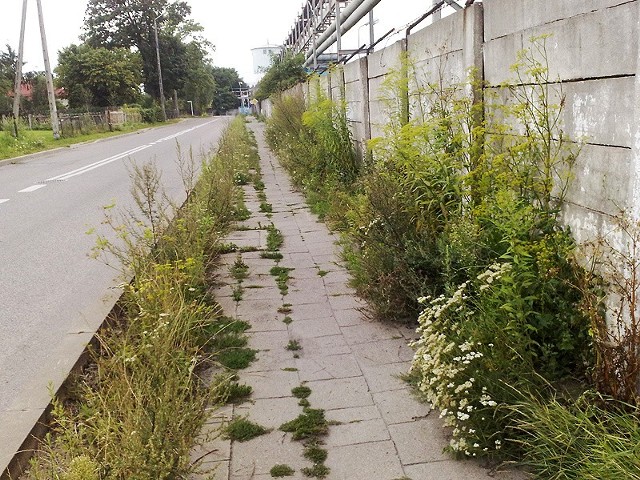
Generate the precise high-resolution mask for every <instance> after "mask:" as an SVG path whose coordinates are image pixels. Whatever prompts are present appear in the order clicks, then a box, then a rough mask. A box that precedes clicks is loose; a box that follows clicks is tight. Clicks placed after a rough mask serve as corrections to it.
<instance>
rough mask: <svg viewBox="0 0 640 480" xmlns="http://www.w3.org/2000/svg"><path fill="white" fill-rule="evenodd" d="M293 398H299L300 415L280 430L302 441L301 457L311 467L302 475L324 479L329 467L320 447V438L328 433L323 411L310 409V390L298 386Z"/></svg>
mask: <svg viewBox="0 0 640 480" xmlns="http://www.w3.org/2000/svg"><path fill="white" fill-rule="evenodd" d="M291 393H292V395H293V396H294V397H296V398H299V399H300V401H301V402H304V403H303V404H301V405H302V406H303V409H302V413H301V414H300V415H298V417H297V418H295V419H293V420H291V421H289V422H286V423H283V424H282V425H280V430H281V431H283V432H288V433H291V437H292V438H293V440H302V441H304V451H303V456H304V457H305V458H306V459H307V460H310V461H311V462H312V463H313V465H312V466H311V467H305V468H303V469H302V473H303V474H304V475H305V476H307V477H311V478H325V477H326V476H327V475H329V472H330V471H329V467H327V466H326V465H325V464H324V462H325V461H326V460H327V456H328V452H327V450H326V449H324V448H322V447H321V446H320V445H321V443H322V437H324V436H325V435H327V433H329V423H328V422H327V420H326V419H325V416H324V410H321V409H314V408H310V406H309V401H308V400H307V397H308V396H309V395H311V389H310V388H309V387H306V386H304V385H300V386H298V387H295V388H294V389H292V390H291Z"/></svg>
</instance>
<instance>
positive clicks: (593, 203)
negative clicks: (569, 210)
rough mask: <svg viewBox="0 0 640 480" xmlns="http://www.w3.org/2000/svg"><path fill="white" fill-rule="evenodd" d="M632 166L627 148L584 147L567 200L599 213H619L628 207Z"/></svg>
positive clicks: (575, 168) (631, 159) (577, 162)
mask: <svg viewBox="0 0 640 480" xmlns="http://www.w3.org/2000/svg"><path fill="white" fill-rule="evenodd" d="M632 163H633V158H632V154H631V150H630V149H628V148H615V147H605V146H600V145H584V146H583V148H582V150H581V151H580V155H579V156H578V159H577V161H576V164H575V167H574V172H573V173H574V179H573V180H572V182H571V184H570V188H569V191H568V193H567V200H568V201H569V202H570V203H574V204H576V205H579V206H582V207H584V208H586V209H588V210H592V211H594V212H599V213H601V214H606V215H616V214H618V213H619V212H620V208H625V207H629V206H630V205H628V203H629V200H628V199H629V198H630V193H631V188H632V187H633V185H632V184H631V182H632V178H631V177H632V176H631V175H630V172H631V171H632ZM574 222H575V220H574Z"/></svg>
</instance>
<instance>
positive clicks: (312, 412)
mask: <svg viewBox="0 0 640 480" xmlns="http://www.w3.org/2000/svg"><path fill="white" fill-rule="evenodd" d="M280 430H282V431H283V432H288V433H291V434H292V438H293V439H294V440H303V439H306V438H317V437H319V436H322V435H326V434H327V433H328V432H329V424H328V423H327V420H326V419H325V418H324V410H320V409H314V408H306V409H305V411H304V412H303V413H301V414H300V415H298V417H297V418H295V419H294V420H291V421H290V422H286V423H283V424H282V425H280Z"/></svg>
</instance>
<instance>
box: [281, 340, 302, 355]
mask: <svg viewBox="0 0 640 480" xmlns="http://www.w3.org/2000/svg"><path fill="white" fill-rule="evenodd" d="M285 349H286V350H289V351H291V352H296V351H298V350H302V345H300V342H299V341H298V340H289V343H287V346H286V347H285Z"/></svg>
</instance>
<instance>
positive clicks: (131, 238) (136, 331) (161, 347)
mask: <svg viewBox="0 0 640 480" xmlns="http://www.w3.org/2000/svg"><path fill="white" fill-rule="evenodd" d="M253 148H254V147H253V146H252V144H251V142H250V138H249V136H248V133H247V131H246V128H245V126H244V122H243V121H242V120H241V119H238V120H237V121H235V122H233V123H232V124H231V126H230V127H229V129H228V130H227V131H226V132H225V133H224V135H223V138H222V139H221V142H220V147H219V149H218V154H217V155H215V156H214V157H213V158H212V159H211V160H209V161H208V162H206V163H205V164H203V165H202V174H201V177H200V179H199V181H198V182H196V183H193V182H192V180H190V179H188V178H186V179H185V188H186V189H187V193H188V198H189V200H188V201H187V202H186V204H185V205H183V206H180V207H178V206H176V205H170V204H166V197H165V195H164V193H163V192H162V190H161V188H160V187H159V182H158V175H157V172H155V170H154V169H153V167H152V166H151V165H145V166H143V167H140V168H139V169H137V170H136V172H135V175H134V188H133V194H134V197H135V198H136V200H137V201H138V205H139V211H138V212H137V214H136V215H135V216H134V217H133V220H130V219H131V218H132V217H131V213H132V212H126V214H123V215H121V216H118V215H116V214H114V215H113V216H111V217H109V218H108V219H107V223H110V224H111V225H113V226H114V227H115V228H116V232H117V233H118V236H119V238H118V241H117V242H114V243H112V242H110V241H108V240H106V239H104V238H100V239H99V240H98V244H97V247H96V253H97V254H98V255H104V256H105V257H107V258H108V259H111V260H113V257H114V256H115V257H116V258H118V259H119V260H120V262H121V264H122V265H123V266H124V269H125V270H126V273H127V274H128V275H131V274H132V275H133V280H132V281H131V282H130V283H128V284H127V285H125V286H124V293H123V296H122V298H121V301H120V305H121V307H122V311H123V315H122V316H121V318H118V319H117V320H116V321H114V322H112V323H111V324H110V325H109V326H107V327H106V328H105V329H104V331H103V332H102V333H101V336H100V342H99V345H98V347H97V348H95V349H94V350H93V351H92V362H91V363H90V364H89V366H88V367H87V368H86V369H85V371H84V372H83V373H82V374H81V375H80V376H78V378H77V379H76V381H75V383H74V387H73V388H72V392H73V395H72V396H71V398H70V399H68V401H65V402H61V401H58V400H54V411H53V419H54V422H53V425H52V428H51V432H50V433H49V434H48V435H47V437H46V439H45V442H44V446H43V450H42V452H41V454H40V455H38V456H37V457H35V458H34V461H33V462H32V468H31V470H30V472H29V473H28V475H27V476H26V478H29V479H75V478H78V479H80V478H82V479H88V480H92V479H131V478H135V479H141V480H142V479H149V480H151V479H154V480H155V479H169V478H185V477H186V476H187V475H188V474H189V473H190V472H192V471H194V469H195V468H196V467H197V466H196V465H193V464H192V463H191V461H190V459H189V452H190V450H191V448H192V447H193V445H194V442H195V438H196V436H197V435H198V433H199V431H200V429H201V427H202V425H203V422H204V421H205V407H206V406H210V405H213V404H216V403H221V402H224V401H236V400H237V399H239V398H241V397H243V396H246V394H248V393H250V391H248V389H247V388H246V387H245V388H242V387H241V386H238V385H237V384H235V383H234V379H235V375H234V374H233V372H229V373H228V374H222V375H216V376H215V377H214V378H213V381H211V380H209V379H208V380H207V381H205V378H204V377H201V375H200V372H203V371H204V370H205V368H208V367H211V366H215V365H219V364H223V365H224V364H229V365H231V368H236V367H237V366H238V364H239V363H243V362H239V361H237V358H235V356H233V355H231V354H230V353H229V352H238V351H243V349H244V344H245V343H246V342H245V341H244V340H243V339H242V338H241V337H240V336H239V335H240V334H241V333H242V332H243V331H244V330H245V329H246V327H247V326H246V325H245V324H243V323H241V322H234V321H231V320H229V319H226V318H224V317H222V316H221V311H220V308H219V306H218V305H217V304H216V303H215V301H214V299H213V298H212V297H211V295H210V294H209V291H208V285H207V278H208V272H209V270H210V269H211V268H212V267H213V261H214V258H215V254H216V251H217V245H218V238H219V236H220V235H221V233H222V232H224V231H225V229H226V228H227V226H228V225H229V223H230V222H231V221H233V220H234V219H235V218H237V212H238V204H239V203H240V201H241V192H240V190H239V189H238V188H237V185H236V182H235V181H234V178H236V177H237V176H238V175H237V174H238V173H239V172H242V171H248V170H249V169H250V168H252V167H251V163H250V159H251V156H250V155H249V156H245V155H246V154H247V152H249V153H250V152H251V151H252V150H253ZM187 170H188V171H192V170H190V169H186V170H185V171H187ZM244 360H245V359H244V358H243V361H244ZM219 368H220V367H219ZM222 371H224V370H222Z"/></svg>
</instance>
